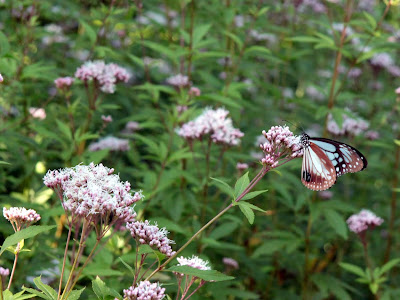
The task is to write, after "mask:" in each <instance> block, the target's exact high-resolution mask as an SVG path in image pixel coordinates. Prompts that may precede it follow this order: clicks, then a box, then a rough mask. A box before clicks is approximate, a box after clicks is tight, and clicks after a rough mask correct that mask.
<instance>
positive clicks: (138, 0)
mask: <svg viewBox="0 0 400 300" xmlns="http://www.w3.org/2000/svg"><path fill="white" fill-rule="evenodd" d="M135 4H136V7H137V11H138V16H139V17H140V16H142V8H143V3H142V1H141V0H135ZM137 26H138V28H139V35H140V41H141V48H142V59H144V58H145V57H146V48H145V47H144V44H143V42H144V36H143V30H142V25H141V24H140V22H137ZM143 65H144V74H145V77H146V81H147V82H151V80H150V72H149V66H148V64H146V63H144V61H143Z"/></svg>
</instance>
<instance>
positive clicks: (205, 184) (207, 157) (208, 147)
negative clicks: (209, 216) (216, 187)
mask: <svg viewBox="0 0 400 300" xmlns="http://www.w3.org/2000/svg"><path fill="white" fill-rule="evenodd" d="M211 145H212V140H211V138H208V144H207V150H206V174H205V179H206V182H205V183H204V186H203V207H202V210H201V218H200V220H201V223H204V219H205V217H206V211H207V204H208V197H207V194H208V180H209V177H210V152H211Z"/></svg>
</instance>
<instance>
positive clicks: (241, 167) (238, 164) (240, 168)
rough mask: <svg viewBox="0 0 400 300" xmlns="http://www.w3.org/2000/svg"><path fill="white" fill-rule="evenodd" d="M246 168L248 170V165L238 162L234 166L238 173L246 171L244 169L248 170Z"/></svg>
mask: <svg viewBox="0 0 400 300" xmlns="http://www.w3.org/2000/svg"><path fill="white" fill-rule="evenodd" d="M248 168H249V165H248V164H246V163H240V162H238V163H237V164H236V169H237V170H239V171H243V170H246V169H248Z"/></svg>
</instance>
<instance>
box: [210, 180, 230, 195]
mask: <svg viewBox="0 0 400 300" xmlns="http://www.w3.org/2000/svg"><path fill="white" fill-rule="evenodd" d="M210 178H211V179H212V180H214V181H215V183H214V184H215V185H216V186H218V187H219V189H220V190H221V191H223V192H224V193H225V194H228V195H231V196H232V197H235V191H234V190H233V188H231V187H230V186H229V184H227V183H226V182H225V181H222V180H221V179H218V178H213V177H210Z"/></svg>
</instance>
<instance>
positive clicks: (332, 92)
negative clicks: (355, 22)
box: [323, 0, 352, 136]
mask: <svg viewBox="0 0 400 300" xmlns="http://www.w3.org/2000/svg"><path fill="white" fill-rule="evenodd" d="M345 10H346V14H345V16H344V21H343V29H342V33H341V35H340V41H339V49H338V51H337V53H336V59H335V66H334V69H333V76H332V84H331V88H330V90H329V100H328V109H330V110H331V109H332V108H333V106H334V104H335V86H336V80H337V79H338V76H339V66H340V62H341V60H342V49H343V46H344V42H345V39H346V30H347V24H348V23H349V21H350V18H351V14H352V0H347V2H346V9H345ZM328 116H329V114H327V115H326V118H325V129H324V134H323V136H326V134H327V126H326V124H328Z"/></svg>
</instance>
